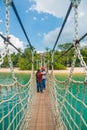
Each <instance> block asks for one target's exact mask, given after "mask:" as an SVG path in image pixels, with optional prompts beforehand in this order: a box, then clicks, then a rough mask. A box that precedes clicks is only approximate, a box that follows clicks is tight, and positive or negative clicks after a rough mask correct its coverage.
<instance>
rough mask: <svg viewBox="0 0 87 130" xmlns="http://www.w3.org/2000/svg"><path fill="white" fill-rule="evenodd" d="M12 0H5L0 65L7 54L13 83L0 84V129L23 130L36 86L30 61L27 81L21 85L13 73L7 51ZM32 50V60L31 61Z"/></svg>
mask: <svg viewBox="0 0 87 130" xmlns="http://www.w3.org/2000/svg"><path fill="white" fill-rule="evenodd" d="M11 2H12V1H9V0H5V4H6V34H5V35H6V36H5V37H4V36H2V35H0V36H1V37H2V38H3V37H4V45H5V48H4V50H2V51H1V53H0V65H2V63H3V58H4V57H5V56H6V55H7V58H8V62H9V66H10V71H11V76H12V79H13V83H12V84H9V85H3V84H0V130H19V129H20V130H23V129H26V126H25V124H26V116H27V112H28V114H29V115H30V113H31V106H32V100H33V95H34V92H36V91H35V88H34V87H35V86H36V80H35V74H34V72H33V71H34V70H33V69H34V68H33V64H34V63H32V73H31V77H30V78H29V81H28V82H27V83H26V84H24V85H22V84H20V83H19V82H18V81H17V79H16V77H15V74H14V69H13V63H12V61H11V56H10V53H9V48H8V44H9V15H10V4H11ZM33 60H34V58H33V51H32V62H33Z"/></svg>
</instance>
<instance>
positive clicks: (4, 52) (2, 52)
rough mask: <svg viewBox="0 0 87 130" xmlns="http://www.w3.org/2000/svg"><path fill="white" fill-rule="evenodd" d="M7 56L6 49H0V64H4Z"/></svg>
mask: <svg viewBox="0 0 87 130" xmlns="http://www.w3.org/2000/svg"><path fill="white" fill-rule="evenodd" d="M5 56H6V51H5V49H4V50H3V51H0V66H1V65H2V64H3V58H4V57H5Z"/></svg>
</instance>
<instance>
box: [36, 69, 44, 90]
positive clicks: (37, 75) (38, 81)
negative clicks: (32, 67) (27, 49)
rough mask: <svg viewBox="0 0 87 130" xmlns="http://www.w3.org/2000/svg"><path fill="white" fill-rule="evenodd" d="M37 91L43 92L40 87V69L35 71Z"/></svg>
mask: <svg viewBox="0 0 87 130" xmlns="http://www.w3.org/2000/svg"><path fill="white" fill-rule="evenodd" d="M36 82H37V92H43V88H42V73H41V71H40V69H38V70H37V72H36Z"/></svg>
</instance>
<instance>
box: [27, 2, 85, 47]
mask: <svg viewBox="0 0 87 130" xmlns="http://www.w3.org/2000/svg"><path fill="white" fill-rule="evenodd" d="M31 2H32V3H33V4H32V6H31V7H30V8H29V10H31V11H37V12H38V13H49V14H50V15H53V16H55V17H57V18H63V19H64V18H65V15H66V13H67V10H68V8H69V5H70V0H31ZM78 16H79V19H78V34H79V37H81V36H82V35H84V34H85V33H87V0H81V3H80V5H79V10H78ZM54 24H55V23H54ZM60 28H61V26H60V27H59V28H54V29H53V30H51V31H50V32H47V33H45V32H44V35H43V36H44V38H43V43H44V44H45V45H46V46H49V47H50V46H51V47H53V45H54V43H55V41H56V38H57V36H58V33H59V30H60ZM74 35H75V33H74V9H73V8H72V11H71V12H70V15H69V17H68V20H67V23H66V24H65V27H64V30H63V32H62V34H61V37H60V39H59V43H65V42H73V40H74ZM84 42H86V40H85V41H84ZM44 44H43V46H44Z"/></svg>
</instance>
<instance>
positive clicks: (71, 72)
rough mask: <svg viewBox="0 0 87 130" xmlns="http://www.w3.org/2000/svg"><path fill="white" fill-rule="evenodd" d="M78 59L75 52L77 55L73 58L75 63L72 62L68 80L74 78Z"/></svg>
mask: <svg viewBox="0 0 87 130" xmlns="http://www.w3.org/2000/svg"><path fill="white" fill-rule="evenodd" d="M76 59H77V51H76V50H75V54H74V58H73V62H72V65H71V69H70V73H69V76H68V78H72V74H73V71H74V67H75V63H76Z"/></svg>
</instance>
